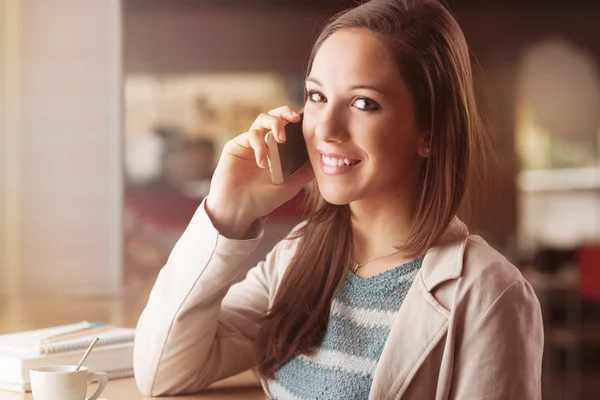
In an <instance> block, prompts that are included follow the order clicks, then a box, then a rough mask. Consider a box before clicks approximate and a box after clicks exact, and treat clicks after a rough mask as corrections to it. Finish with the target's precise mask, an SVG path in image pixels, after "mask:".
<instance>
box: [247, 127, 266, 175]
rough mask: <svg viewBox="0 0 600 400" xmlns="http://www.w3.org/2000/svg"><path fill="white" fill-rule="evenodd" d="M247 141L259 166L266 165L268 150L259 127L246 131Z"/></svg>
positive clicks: (263, 166) (264, 166)
mask: <svg viewBox="0 0 600 400" xmlns="http://www.w3.org/2000/svg"><path fill="white" fill-rule="evenodd" d="M248 142H249V143H250V146H251V147H252V149H253V150H254V157H255V158H256V164H257V165H258V166H259V167H261V168H267V166H268V160H267V157H268V151H267V144H266V143H265V141H264V133H263V130H261V129H251V130H249V131H248Z"/></svg>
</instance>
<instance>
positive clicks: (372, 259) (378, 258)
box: [352, 250, 400, 273]
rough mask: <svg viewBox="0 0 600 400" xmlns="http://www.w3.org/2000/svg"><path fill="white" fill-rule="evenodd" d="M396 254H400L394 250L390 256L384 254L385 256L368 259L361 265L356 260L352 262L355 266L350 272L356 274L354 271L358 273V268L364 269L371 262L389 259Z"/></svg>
mask: <svg viewBox="0 0 600 400" xmlns="http://www.w3.org/2000/svg"><path fill="white" fill-rule="evenodd" d="M398 253H400V250H396V251H394V252H392V253H390V254H386V255H383V256H379V257H373V258H369V259H368V260H367V261H365V262H363V263H357V262H356V260H354V262H355V263H356V265H355V266H354V269H353V270H352V272H354V273H356V271H358V269H359V268H361V267H364V266H365V265H367V264H368V263H370V262H371V261H375V260H381V259H382V258H386V257H391V256H394V255H396V254H398Z"/></svg>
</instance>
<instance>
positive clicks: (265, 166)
mask: <svg viewBox="0 0 600 400" xmlns="http://www.w3.org/2000/svg"><path fill="white" fill-rule="evenodd" d="M260 166H261V167H262V168H267V166H268V161H267V159H265V158H263V159H262V160H260Z"/></svg>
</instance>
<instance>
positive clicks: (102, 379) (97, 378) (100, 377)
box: [86, 372, 108, 400]
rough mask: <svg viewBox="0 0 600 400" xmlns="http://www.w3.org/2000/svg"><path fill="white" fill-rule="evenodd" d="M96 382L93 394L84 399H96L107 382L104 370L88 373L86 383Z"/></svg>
mask: <svg viewBox="0 0 600 400" xmlns="http://www.w3.org/2000/svg"><path fill="white" fill-rule="evenodd" d="M92 382H98V387H97V388H96V391H95V392H94V394H93V395H91V396H90V397H88V398H87V399H86V400H96V399H97V398H98V396H100V394H101V393H102V391H103V390H104V388H105V387H106V385H107V384H108V374H105V373H104V372H90V373H89V374H88V383H92Z"/></svg>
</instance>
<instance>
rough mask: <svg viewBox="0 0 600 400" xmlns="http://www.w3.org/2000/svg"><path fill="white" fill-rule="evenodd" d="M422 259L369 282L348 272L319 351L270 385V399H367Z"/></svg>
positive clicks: (278, 374) (288, 366) (279, 373)
mask: <svg viewBox="0 0 600 400" xmlns="http://www.w3.org/2000/svg"><path fill="white" fill-rule="evenodd" d="M422 261H423V259H422V257H420V258H417V259H414V260H412V261H410V262H408V263H406V264H402V265H401V266H399V267H396V268H394V269H391V270H389V271H386V272H384V273H382V274H379V275H376V276H374V277H371V278H367V279H362V278H360V277H358V276H357V275H356V274H354V273H352V272H348V274H347V275H346V278H345V279H344V282H343V284H342V286H341V288H340V290H339V291H338V293H336V295H335V297H334V300H333V302H332V305H331V314H330V317H329V324H328V326H327V333H326V334H325V338H324V340H323V342H322V343H321V346H320V348H319V350H318V351H316V352H315V353H314V354H310V355H304V354H303V355H300V356H297V357H295V358H293V359H292V360H290V362H288V363H287V364H286V365H284V366H283V367H282V368H281V369H279V370H278V371H277V372H276V373H275V379H274V380H272V381H269V391H270V392H271V396H272V397H273V398H274V399H278V400H279V399H281V400H288V399H289V400H308V399H311V400H312V399H328V400H329V399H331V400H337V399H340V400H341V399H344V400H358V399H361V400H362V399H367V398H368V397H369V392H370V389H371V384H372V382H373V374H374V372H375V368H376V367H377V363H378V362H379V358H380V357H381V352H382V351H383V347H384V346H385V342H386V340H387V337H388V335H389V332H390V329H391V327H392V324H393V322H394V319H395V318H396V315H397V313H398V310H399V309H400V306H401V305H402V302H403V301H404V298H405V297H406V293H407V292H408V289H409V288H410V285H411V284H412V282H413V280H414V278H415V276H416V274H417V273H418V271H419V268H420V267H421V264H422Z"/></svg>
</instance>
